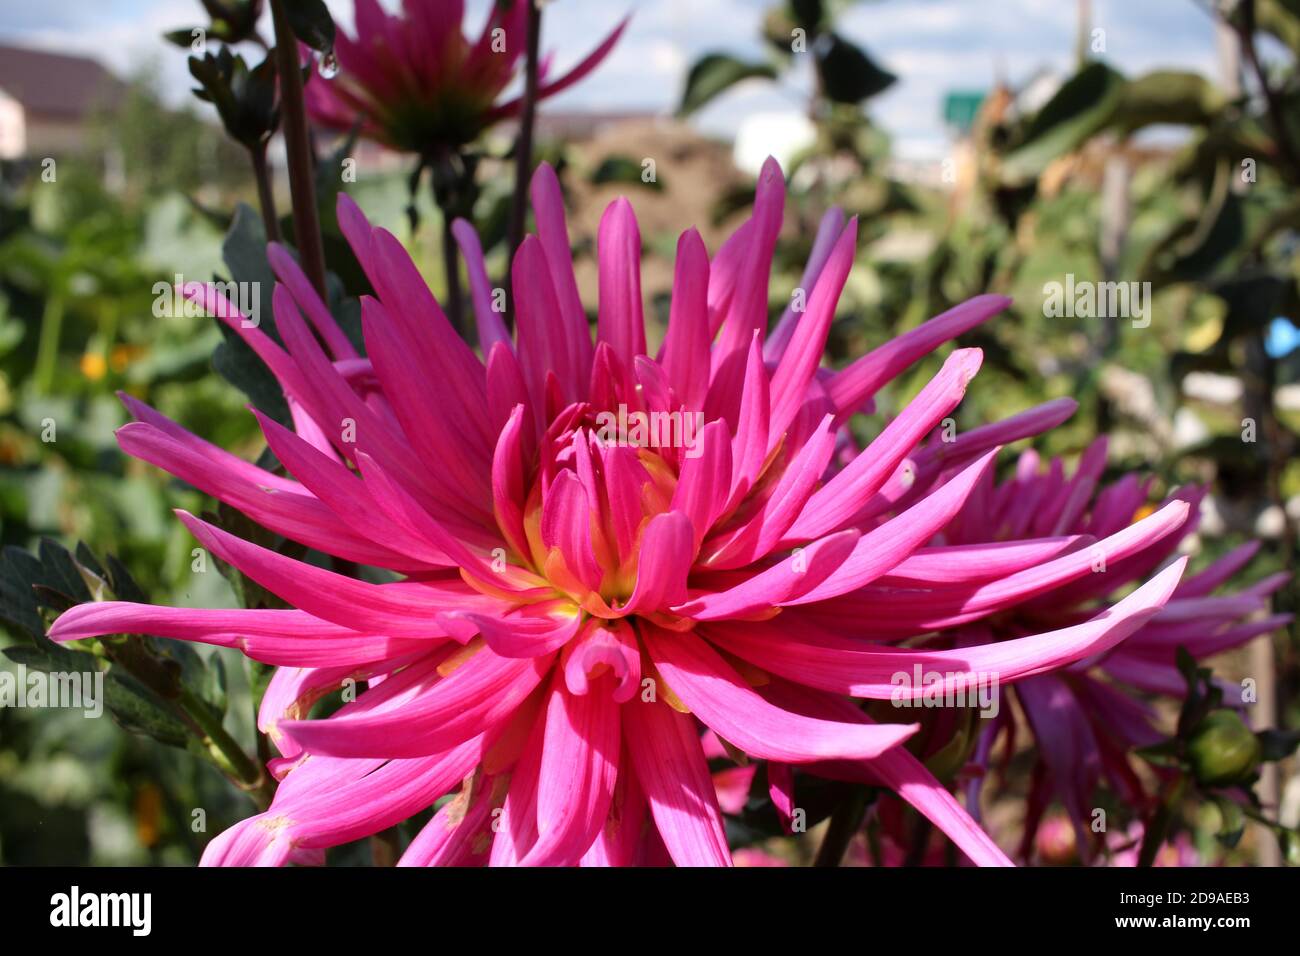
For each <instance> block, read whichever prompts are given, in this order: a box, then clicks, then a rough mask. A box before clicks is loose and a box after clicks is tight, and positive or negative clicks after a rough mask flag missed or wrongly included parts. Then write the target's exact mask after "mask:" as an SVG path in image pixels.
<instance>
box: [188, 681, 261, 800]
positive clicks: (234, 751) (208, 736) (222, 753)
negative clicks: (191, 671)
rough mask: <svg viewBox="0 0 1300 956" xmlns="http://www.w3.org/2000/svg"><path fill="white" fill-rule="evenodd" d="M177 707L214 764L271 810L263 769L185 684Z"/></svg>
mask: <svg viewBox="0 0 1300 956" xmlns="http://www.w3.org/2000/svg"><path fill="white" fill-rule="evenodd" d="M176 705H177V707H179V708H180V710H181V712H182V713H183V714H184V715H185V717H186V718H188V720H189V721H190V722H192V723H193V724H194V726H195V727H196V728H197V729H198V733H199V741H200V743H201V744H202V745H203V747H204V749H206V750H207V752H208V754H209V755H210V756H211V757H212V761H213V763H215V764H216V765H217V767H218V768H220V770H221V772H222V773H224V774H225V775H226V776H227V777H229V778H230V779H231V780H232V781H234V783H235V784H236V785H237V786H238V787H239V788H240V789H241V790H245V791H247V792H248V793H249V794H251V795H252V797H253V799H254V800H255V801H257V803H258V805H259V806H260V807H261V808H262V809H266V807H268V806H270V803H271V795H272V794H273V793H274V789H273V787H272V785H271V782H270V780H269V779H267V776H266V774H265V773H263V772H262V768H261V767H259V766H258V765H257V764H256V763H254V762H253V760H252V759H251V758H250V757H249V756H248V754H246V753H244V748H243V747H241V746H239V743H238V741H236V740H235V738H233V737H231V736H230V734H229V732H227V730H226V728H225V727H224V726H223V725H222V723H221V720H220V718H218V717H217V716H216V715H215V714H213V713H212V711H211V710H209V709H208V707H207V705H206V704H204V703H203V701H201V700H199V698H198V697H197V696H196V695H195V694H194V692H193V691H192V690H190V689H189V688H188V687H186V686H185V685H184V684H182V685H180V693H179V695H178V696H177V698H176Z"/></svg>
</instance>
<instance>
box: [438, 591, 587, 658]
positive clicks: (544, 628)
mask: <svg viewBox="0 0 1300 956" xmlns="http://www.w3.org/2000/svg"><path fill="white" fill-rule="evenodd" d="M457 619H460V620H463V621H465V622H467V623H469V624H471V625H472V626H473V627H475V628H477V630H478V632H479V633H480V634H482V635H483V640H484V641H486V642H487V646H488V647H490V648H491V649H492V650H493V651H495V652H496V653H497V654H500V655H501V656H502V657H525V658H531V657H539V656H541V655H543V654H549V653H550V652H551V651H555V650H559V649H560V648H561V647H563V646H564V645H565V644H567V643H568V642H569V641H570V640H571V639H572V638H573V637H574V635H576V634H577V633H578V628H579V627H580V626H581V625H582V615H581V614H580V613H578V611H577V609H576V608H574V606H573V605H572V604H571V603H569V602H568V601H550V602H546V603H544V604H529V605H526V606H524V607H521V608H519V609H517V610H514V611H510V612H508V613H506V614H501V615H497V616H493V615H488V614H476V613H474V612H461V611H451V612H449V613H447V614H443V615H439V617H438V622H439V623H440V624H443V625H444V626H446V627H447V629H448V631H449V632H452V631H453V629H454V628H455V626H456V624H455V621H456V620H457Z"/></svg>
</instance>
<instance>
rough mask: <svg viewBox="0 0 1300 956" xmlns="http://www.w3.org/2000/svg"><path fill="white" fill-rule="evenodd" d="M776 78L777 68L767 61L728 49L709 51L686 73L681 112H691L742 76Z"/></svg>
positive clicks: (678, 113)
mask: <svg viewBox="0 0 1300 956" xmlns="http://www.w3.org/2000/svg"><path fill="white" fill-rule="evenodd" d="M756 78H762V79H767V80H773V79H776V70H774V69H773V68H772V67H771V66H770V65H769V64H767V63H746V62H745V61H744V60H740V59H737V58H736V57H734V56H730V55H728V54H726V53H708V54H705V55H704V56H702V57H700V59H698V60H696V61H695V65H694V66H692V67H691V72H690V73H689V74H688V75H687V77H686V89H685V91H684V92H683V93H682V103H681V105H680V106H679V107H678V108H677V115H678V116H689V115H690V114H692V113H694V112H695V111H696V110H698V109H700V108H701V107H703V106H704V105H705V104H706V103H708V102H709V101H710V100H712V99H713V98H714V97H715V96H718V95H719V94H721V93H723V92H725V91H726V90H728V89H730V88H731V87H733V86H735V85H736V84H737V83H739V82H741V81H742V80H750V79H756Z"/></svg>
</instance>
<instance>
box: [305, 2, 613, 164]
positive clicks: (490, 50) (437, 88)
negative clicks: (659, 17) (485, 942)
mask: <svg viewBox="0 0 1300 956" xmlns="http://www.w3.org/2000/svg"><path fill="white" fill-rule="evenodd" d="M531 2H532V0H512V2H510V3H501V2H496V0H494V2H492V3H491V4H489V10H488V18H487V22H486V23H485V24H484V26H483V30H482V31H481V32H480V33H479V35H478V36H477V38H474V39H470V38H467V37H466V36H465V35H464V33H463V32H462V28H461V22H462V20H463V19H464V16H465V4H464V2H463V0H403V3H402V13H401V15H390V14H388V13H385V12H384V10H383V8H381V7H380V5H379V3H378V0H356V4H355V9H356V25H355V26H356V37H355V38H352V37H349V36H348V35H347V34H346V33H344V32H343V31H342V30H338V31H337V32H336V34H335V41H334V53H335V55H336V57H337V59H338V73H337V75H336V76H334V77H332V78H330V79H325V78H323V77H322V79H321V80H320V81H319V82H312V83H308V84H307V86H306V96H307V106H308V109H309V110H310V112H311V116H312V119H313V120H315V121H316V122H318V123H320V124H321V125H322V126H326V127H328V128H331V129H336V130H339V131H342V132H346V131H348V130H350V129H352V127H353V126H354V125H355V124H356V123H357V122H358V121H360V122H361V124H362V126H361V132H362V133H363V134H364V135H366V136H368V137H370V138H372V139H376V140H378V141H380V142H382V143H384V144H385V145H387V146H390V147H392V148H393V149H397V150H402V151H405V152H413V153H419V154H421V155H427V154H429V153H430V151H432V150H434V149H435V148H439V149H454V148H456V147H459V146H463V145H464V144H466V143H469V142H472V141H473V140H474V139H476V138H477V137H478V135H479V133H480V132H482V131H483V130H484V129H485V128H486V127H488V126H490V125H492V124H493V123H495V122H497V121H498V120H501V119H505V118H507V117H510V116H513V115H515V113H517V112H518V111H519V108H520V105H521V101H520V100H519V99H518V98H515V99H510V100H505V101H501V102H498V98H499V97H500V96H501V94H502V93H503V92H504V91H505V89H506V87H508V86H509V85H510V83H511V81H512V80H513V79H514V78H515V75H516V73H517V72H518V69H519V64H520V62H521V61H522V58H523V56H524V52H525V47H526V33H527V27H526V24H527V19H528V4H529V3H531ZM623 26H624V24H620V25H619V26H618V27H617V28H616V29H615V30H614V31H613V32H612V33H610V35H609V36H607V37H606V38H605V39H604V40H603V41H601V43H600V44H599V45H598V46H597V47H596V49H594V50H593V51H592V52H591V53H590V54H588V55H587V57H586V58H584V59H583V60H582V61H581V62H580V63H578V64H577V65H576V66H575V67H574V68H573V69H571V70H570V71H569V72H567V73H565V74H564V75H563V76H560V77H552V76H548V75H547V73H548V72H549V71H548V70H547V69H546V67H547V62H545V61H544V62H543V63H542V69H543V73H542V75H541V77H540V88H539V90H538V98H539V99H545V98H546V97H549V96H554V95H555V94H556V93H559V92H560V91H562V90H565V89H567V88H568V87H570V86H572V85H573V84H574V83H577V82H578V81H579V80H581V79H582V78H583V77H584V76H586V75H587V74H588V73H590V72H591V71H592V70H594V69H595V68H596V67H597V66H599V65H600V63H601V61H602V60H604V59H605V57H606V56H607V55H608V54H609V52H610V50H612V49H613V48H614V44H615V43H616V42H618V38H619V35H620V34H621V33H622V32H623Z"/></svg>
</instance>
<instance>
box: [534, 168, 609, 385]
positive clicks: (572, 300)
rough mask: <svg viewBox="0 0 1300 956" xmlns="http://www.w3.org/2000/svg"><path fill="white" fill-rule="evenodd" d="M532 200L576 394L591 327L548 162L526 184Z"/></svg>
mask: <svg viewBox="0 0 1300 956" xmlns="http://www.w3.org/2000/svg"><path fill="white" fill-rule="evenodd" d="M529 195H530V196H531V197H532V200H533V218H534V219H535V220H536V222H537V237H538V239H540V240H541V243H542V250H543V251H544V252H545V253H546V265H547V268H548V269H549V270H550V274H551V285H552V288H554V290H555V297H556V299H557V300H558V302H559V307H560V315H561V318H562V321H563V325H564V340H565V342H566V343H567V346H568V354H569V364H570V367H571V368H572V369H573V370H574V373H575V374H576V375H577V378H576V379H575V381H574V383H573V384H574V386H575V394H581V392H582V389H583V388H585V387H586V385H587V376H588V375H590V374H591V360H592V357H593V355H594V352H593V349H592V344H591V329H590V327H589V326H588V323H587V313H586V310H585V309H583V307H582V299H581V297H580V296H579V295H578V280H577V279H576V278H575V276H574V273H573V253H572V252H571V251H570V249H569V229H568V225H567V224H566V222H565V216H564V195H563V193H562V192H561V191H560V181H559V179H558V178H556V175H555V170H554V169H552V168H551V165H550V164H549V163H541V164H539V165H538V167H537V169H536V171H534V173H533V178H532V182H531V183H530V184H529Z"/></svg>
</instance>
